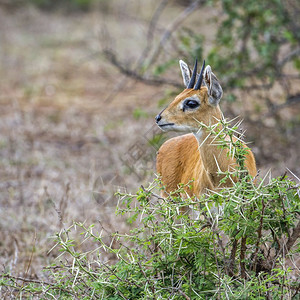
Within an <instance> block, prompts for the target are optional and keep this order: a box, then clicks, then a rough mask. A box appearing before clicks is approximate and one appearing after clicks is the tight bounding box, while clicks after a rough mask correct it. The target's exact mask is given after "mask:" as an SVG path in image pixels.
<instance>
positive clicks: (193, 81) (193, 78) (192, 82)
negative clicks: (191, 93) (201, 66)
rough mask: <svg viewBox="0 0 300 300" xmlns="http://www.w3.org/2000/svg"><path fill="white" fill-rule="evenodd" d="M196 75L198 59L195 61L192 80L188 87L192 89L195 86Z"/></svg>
mask: <svg viewBox="0 0 300 300" xmlns="http://www.w3.org/2000/svg"><path fill="white" fill-rule="evenodd" d="M196 75H197V59H196V61H195V66H194V70H193V74H192V77H191V80H190V82H189V85H188V87H187V88H188V89H192V88H193V87H194V84H195V80H196Z"/></svg>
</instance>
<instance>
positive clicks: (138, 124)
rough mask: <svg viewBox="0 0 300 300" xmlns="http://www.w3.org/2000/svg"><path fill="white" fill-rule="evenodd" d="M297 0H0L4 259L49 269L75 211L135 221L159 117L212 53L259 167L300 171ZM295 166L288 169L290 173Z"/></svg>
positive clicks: (33, 270) (90, 217) (19, 270)
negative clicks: (135, 201) (133, 207)
mask: <svg viewBox="0 0 300 300" xmlns="http://www.w3.org/2000/svg"><path fill="white" fill-rule="evenodd" d="M299 15H300V2H299V1H297V0H286V1H277V0H265V1H256V0H247V1H237V0H223V1H221V0H216V1H209V0H201V1H200V0H198V1H190V0H151V1H147V0H140V1H134V0H27V1H26V0H0V78H1V80H0V91H1V95H0V155H1V160H0V164H1V167H0V174H1V177H0V264H1V266H2V271H7V270H10V271H11V272H12V273H15V274H20V275H24V276H25V275H26V276H31V277H39V276H41V275H40V273H41V270H42V267H43V266H46V265H47V264H49V263H51V261H52V260H53V258H54V257H56V255H57V253H56V252H55V250H53V251H51V252H48V251H49V249H50V248H51V247H52V246H53V244H54V242H53V239H51V237H53V236H54V235H55V233H56V232H57V231H59V230H62V229H65V228H67V227H68V226H69V225H70V224H71V223H72V221H73V220H76V221H81V222H84V221H85V222H86V223H87V224H91V223H97V222H101V224H103V226H105V228H107V229H108V230H109V231H116V230H117V231H119V232H120V231H126V230H127V229H128V226H129V225H128V224H126V222H125V220H122V219H120V218H116V216H115V208H116V205H117V201H118V199H117V197H116V196H115V195H114V194H115V192H117V191H121V192H122V191H128V192H132V193H135V192H136V190H137V188H139V186H140V185H141V184H147V183H148V182H149V181H151V180H152V179H153V178H155V156H156V151H157V149H158V148H159V146H160V145H161V144H162V143H163V141H165V140H166V139H168V138H170V137H171V134H168V135H164V134H162V133H161V132H160V131H159V130H158V129H157V128H156V126H155V124H154V123H155V122H154V117H155V115H156V114H157V113H158V112H159V111H160V110H161V109H162V108H163V107H165V106H166V105H167V104H168V103H170V102H171V101H172V100H173V99H174V97H175V96H176V95H177V94H178V93H179V92H181V91H182V90H183V88H184V87H183V83H182V78H181V73H180V70H179V65H178V60H179V59H183V60H185V61H186V62H187V63H189V64H190V65H193V63H194V59H195V58H196V57H197V58H198V59H199V60H200V61H201V60H202V59H204V58H205V59H206V62H207V64H210V65H211V67H212V69H213V71H214V73H215V74H216V75H217V76H218V78H219V80H220V82H221V84H222V87H223V90H224V97H223V99H222V102H221V108H222V110H223V112H224V115H225V117H227V118H229V119H231V118H234V117H236V116H239V117H240V118H241V119H243V120H244V121H243V124H242V128H243V130H246V138H245V140H246V141H247V142H249V146H250V147H251V148H252V150H253V152H254V154H255V156H256V159H257V164H258V168H259V169H260V170H261V176H263V175H264V174H266V172H267V171H268V170H269V169H270V168H271V171H272V176H280V175H283V174H284V173H285V172H286V168H288V169H289V170H290V171H291V172H292V173H294V174H295V176H298V177H300V165H299V145H300V19H299ZM290 174H291V173H290Z"/></svg>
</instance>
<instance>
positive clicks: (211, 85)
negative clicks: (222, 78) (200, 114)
mask: <svg viewBox="0 0 300 300" xmlns="http://www.w3.org/2000/svg"><path fill="white" fill-rule="evenodd" d="M203 79H204V83H205V85H206V87H207V90H208V96H209V103H210V104H211V105H212V106H216V105H218V104H219V102H220V100H221V98H222V95H223V90H222V87H221V85H220V83H219V81H218V79H217V77H216V75H215V74H214V73H213V72H212V71H211V67H210V66H207V67H206V68H205V70H204V74H203Z"/></svg>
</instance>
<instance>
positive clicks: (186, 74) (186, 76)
mask: <svg viewBox="0 0 300 300" xmlns="http://www.w3.org/2000/svg"><path fill="white" fill-rule="evenodd" d="M179 66H180V70H181V75H182V78H183V83H184V85H185V87H188V85H189V82H190V80H191V75H192V72H191V70H190V68H189V66H188V65H187V64H186V63H185V62H184V61H183V60H180V61H179Z"/></svg>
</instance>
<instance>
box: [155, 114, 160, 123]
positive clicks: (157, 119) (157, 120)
mask: <svg viewBox="0 0 300 300" xmlns="http://www.w3.org/2000/svg"><path fill="white" fill-rule="evenodd" d="M155 120H156V123H158V122H159V121H160V120H161V115H160V114H158V115H157V116H156V117H155Z"/></svg>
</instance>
